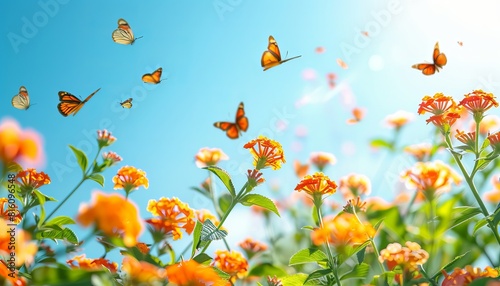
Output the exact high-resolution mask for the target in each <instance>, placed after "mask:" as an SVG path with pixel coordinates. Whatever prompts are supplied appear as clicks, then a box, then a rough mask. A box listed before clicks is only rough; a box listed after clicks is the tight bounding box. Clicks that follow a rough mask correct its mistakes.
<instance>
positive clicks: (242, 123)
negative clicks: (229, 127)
mask: <svg viewBox="0 0 500 286" xmlns="http://www.w3.org/2000/svg"><path fill="white" fill-rule="evenodd" d="M235 122H236V127H238V130H239V131H247V129H248V118H247V117H246V116H245V106H244V105H243V102H240V105H238V110H237V111H236V121H235Z"/></svg>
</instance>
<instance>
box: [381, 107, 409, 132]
mask: <svg viewBox="0 0 500 286" xmlns="http://www.w3.org/2000/svg"><path fill="white" fill-rule="evenodd" d="M412 120H413V113H411V112H408V111H404V110H399V111H396V112H395V113H393V114H389V115H387V116H386V117H385V120H384V121H385V123H386V124H387V125H389V126H390V127H393V128H395V129H401V127H403V126H405V125H406V124H408V123H409V122H410V121H412Z"/></svg>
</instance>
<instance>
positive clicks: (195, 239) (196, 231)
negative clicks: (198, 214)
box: [191, 220, 203, 258]
mask: <svg viewBox="0 0 500 286" xmlns="http://www.w3.org/2000/svg"><path fill="white" fill-rule="evenodd" d="M202 228H203V225H202V224H201V222H200V221H198V220H197V221H196V225H195V226H194V231H193V248H192V249H191V258H192V257H193V256H194V253H195V252H196V249H197V248H198V243H199V242H200V238H201V229H202Z"/></svg>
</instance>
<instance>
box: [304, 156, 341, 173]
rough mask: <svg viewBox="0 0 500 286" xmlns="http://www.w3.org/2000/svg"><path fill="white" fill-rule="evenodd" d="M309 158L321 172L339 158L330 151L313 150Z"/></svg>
mask: <svg viewBox="0 0 500 286" xmlns="http://www.w3.org/2000/svg"><path fill="white" fill-rule="evenodd" d="M309 160H310V161H311V164H312V165H314V166H315V167H316V168H318V170H319V171H320V172H323V170H324V169H325V168H326V166H327V165H333V164H335V163H336V162H337V158H335V156H334V155H333V154H332V153H328V152H312V153H311V155H310V156H309Z"/></svg>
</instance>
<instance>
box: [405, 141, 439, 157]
mask: <svg viewBox="0 0 500 286" xmlns="http://www.w3.org/2000/svg"><path fill="white" fill-rule="evenodd" d="M404 151H405V152H406V153H408V154H410V155H412V156H413V158H415V160H416V161H417V162H422V161H426V160H427V159H428V158H429V157H430V155H431V152H432V145H431V144H430V143H420V144H413V145H409V146H406V147H405V148H404Z"/></svg>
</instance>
